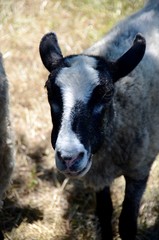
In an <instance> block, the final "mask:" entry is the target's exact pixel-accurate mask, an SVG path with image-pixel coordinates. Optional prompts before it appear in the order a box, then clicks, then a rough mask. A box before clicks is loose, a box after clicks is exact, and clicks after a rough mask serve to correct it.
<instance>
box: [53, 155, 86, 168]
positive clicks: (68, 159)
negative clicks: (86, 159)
mask: <svg viewBox="0 0 159 240" xmlns="http://www.w3.org/2000/svg"><path fill="white" fill-rule="evenodd" d="M83 156H84V152H80V153H77V154H74V155H71V154H66V153H65V154H63V153H62V152H60V151H57V157H58V159H59V160H60V161H61V162H62V163H64V164H66V166H67V167H70V166H72V165H73V164H74V162H76V161H77V160H80V159H82V158H83Z"/></svg>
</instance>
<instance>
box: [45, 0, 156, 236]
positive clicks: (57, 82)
mask: <svg viewBox="0 0 159 240" xmlns="http://www.w3.org/2000/svg"><path fill="white" fill-rule="evenodd" d="M158 22H159V1H158V0H157V1H154V0H150V1H148V3H147V4H146V6H145V7H144V8H143V9H142V10H140V11H138V12H137V13H135V14H133V15H132V16H130V17H128V18H126V20H124V21H122V22H121V23H119V24H117V26H115V27H114V28H113V29H112V30H111V31H110V32H109V33H108V34H107V35H106V36H105V37H104V38H103V39H102V40H101V41H99V42H97V43H96V44H95V45H94V46H92V47H91V48H89V49H87V50H86V51H85V52H84V53H83V54H80V55H71V56H68V57H63V56H62V53H61V50H60V47H59V45H58V41H57V38H56V35H55V34H54V33H48V34H46V35H45V36H44V37H43V38H42V40H41V43H40V55H41V58H42V61H43V63H44V66H45V67H46V68H47V69H48V70H49V72H50V75H49V78H48V81H47V82H46V87H47V91H48V101H49V104H50V108H51V116H52V121H53V131H52V136H51V140H52V146H53V148H54V149H55V160H56V166H57V168H58V169H59V171H61V172H62V173H64V174H65V175H66V176H68V177H70V176H72V177H82V178H81V179H82V180H83V181H84V183H85V184H87V185H89V186H91V187H93V188H94V189H95V191H96V200H97V201H96V203H97V204H96V205H97V206H96V214H97V216H98V218H99V222H100V226H101V236H102V240H105V239H107V240H112V239H113V234H112V227H111V217H112V212H113V207H112V201H111V195H110V189H109V186H110V185H111V183H112V181H113V180H114V179H115V178H116V177H119V176H121V175H123V176H124V178H125V182H126V185H125V196H124V201H123V206H122V211H121V215H120V219H119V233H120V237H121V239H122V240H135V238H136V234H137V216H138V212H139V206H140V200H141V197H142V195H143V193H144V190H145V187H146V182H147V179H148V176H149V171H150V168H151V165H152V163H153V161H154V159H155V158H156V156H157V154H158V152H159V108H158V107H157V106H158V102H159V94H158V92H159V80H158V79H159V77H158V76H159V66H158V62H159V45H158V39H159V28H158V27H157V26H158ZM138 33H140V34H138ZM143 36H144V37H143ZM133 39H135V40H134V42H133ZM145 39H146V42H145ZM132 42H133V45H132V47H131V48H130V45H131V44H132ZM145 46H147V48H146V52H145ZM127 49H129V50H128V51H127ZM124 52H125V53H124ZM123 53H124V55H122V54H123ZM144 53H145V55H144ZM121 55H122V56H121ZM143 56H144V57H143ZM142 58H143V59H142ZM141 60H142V61H141ZM140 61H141V62H140ZM138 64H139V65H138ZM137 65H138V66H137ZM132 70H133V71H132ZM91 164H92V165H91Z"/></svg>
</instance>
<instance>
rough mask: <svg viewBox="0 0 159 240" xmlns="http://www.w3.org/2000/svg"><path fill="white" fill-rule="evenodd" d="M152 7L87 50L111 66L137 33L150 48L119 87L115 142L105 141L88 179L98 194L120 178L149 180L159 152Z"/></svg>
mask: <svg viewBox="0 0 159 240" xmlns="http://www.w3.org/2000/svg"><path fill="white" fill-rule="evenodd" d="M150 2H151V1H150ZM150 2H149V4H148V5H146V6H145V8H144V9H142V10H140V11H139V12H138V13H135V14H134V15H132V16H131V17H129V18H128V19H126V20H124V21H122V22H121V23H119V24H118V25H117V26H116V27H115V28H114V29H113V30H112V31H111V32H110V33H108V35H106V37H105V38H103V39H102V40H101V41H99V42H98V43H96V44H95V45H94V46H93V47H91V48H90V49H88V50H86V51H85V53H87V54H93V55H97V56H99V55H100V56H103V57H104V58H106V59H109V60H111V61H112V60H114V59H117V58H118V57H119V56H120V55H121V54H122V53H123V52H125V51H126V49H127V48H128V45H130V43H131V42H132V40H133V38H134V36H135V35H136V34H137V33H138V32H140V33H142V34H143V36H144V37H145V38H146V43H147V44H146V45H147V47H146V53H145V56H144V58H143V60H142V61H141V63H140V65H139V66H138V67H136V68H135V69H134V70H133V72H131V73H130V74H129V75H128V76H126V77H125V78H123V79H122V80H120V81H118V82H116V86H115V88H116V91H115V96H114V110H115V118H114V121H113V123H112V129H113V134H112V135H111V140H110V137H109V136H106V137H105V141H104V144H103V146H102V148H101V149H100V151H99V152H97V153H96V154H95V155H94V156H93V161H92V162H93V164H92V167H91V169H90V171H89V172H88V174H87V175H85V177H84V180H85V181H86V183H87V184H88V185H90V186H92V187H94V188H95V189H96V190H98V189H100V188H103V187H104V186H105V185H110V184H111V182H112V181H113V180H114V178H116V177H118V176H120V175H127V176H129V177H132V178H133V179H143V178H145V177H146V176H147V175H148V173H149V169H150V167H151V164H152V162H153V161H154V159H155V157H156V155H157V154H158V152H159V108H158V107H157V106H158V103H159V94H158V92H159V79H158V76H159V66H158V62H159V45H158V39H159V28H157V25H158V21H159V2H158V1H154V2H153V5H152V4H150Z"/></svg>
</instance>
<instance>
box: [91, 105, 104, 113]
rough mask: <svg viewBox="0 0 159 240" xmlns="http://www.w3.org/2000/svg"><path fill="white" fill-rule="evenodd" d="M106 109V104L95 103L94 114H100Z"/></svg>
mask: <svg viewBox="0 0 159 240" xmlns="http://www.w3.org/2000/svg"><path fill="white" fill-rule="evenodd" d="M104 109H105V105H104V104H97V105H95V106H94V108H93V115H99V114H101V113H103V111H104Z"/></svg>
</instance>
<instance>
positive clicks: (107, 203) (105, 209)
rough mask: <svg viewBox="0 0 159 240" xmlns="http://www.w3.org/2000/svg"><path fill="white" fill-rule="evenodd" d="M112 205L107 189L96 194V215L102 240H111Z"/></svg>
mask: <svg viewBox="0 0 159 240" xmlns="http://www.w3.org/2000/svg"><path fill="white" fill-rule="evenodd" d="M112 212H113V205H112V200H111V194H110V189H109V187H105V188H104V189H103V190H102V191H99V192H97V193H96V215H97V217H98V219H99V224H100V227H101V237H102V240H106V239H107V240H112V239H113V236H112V235H113V234H112V226H111V218H112Z"/></svg>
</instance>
